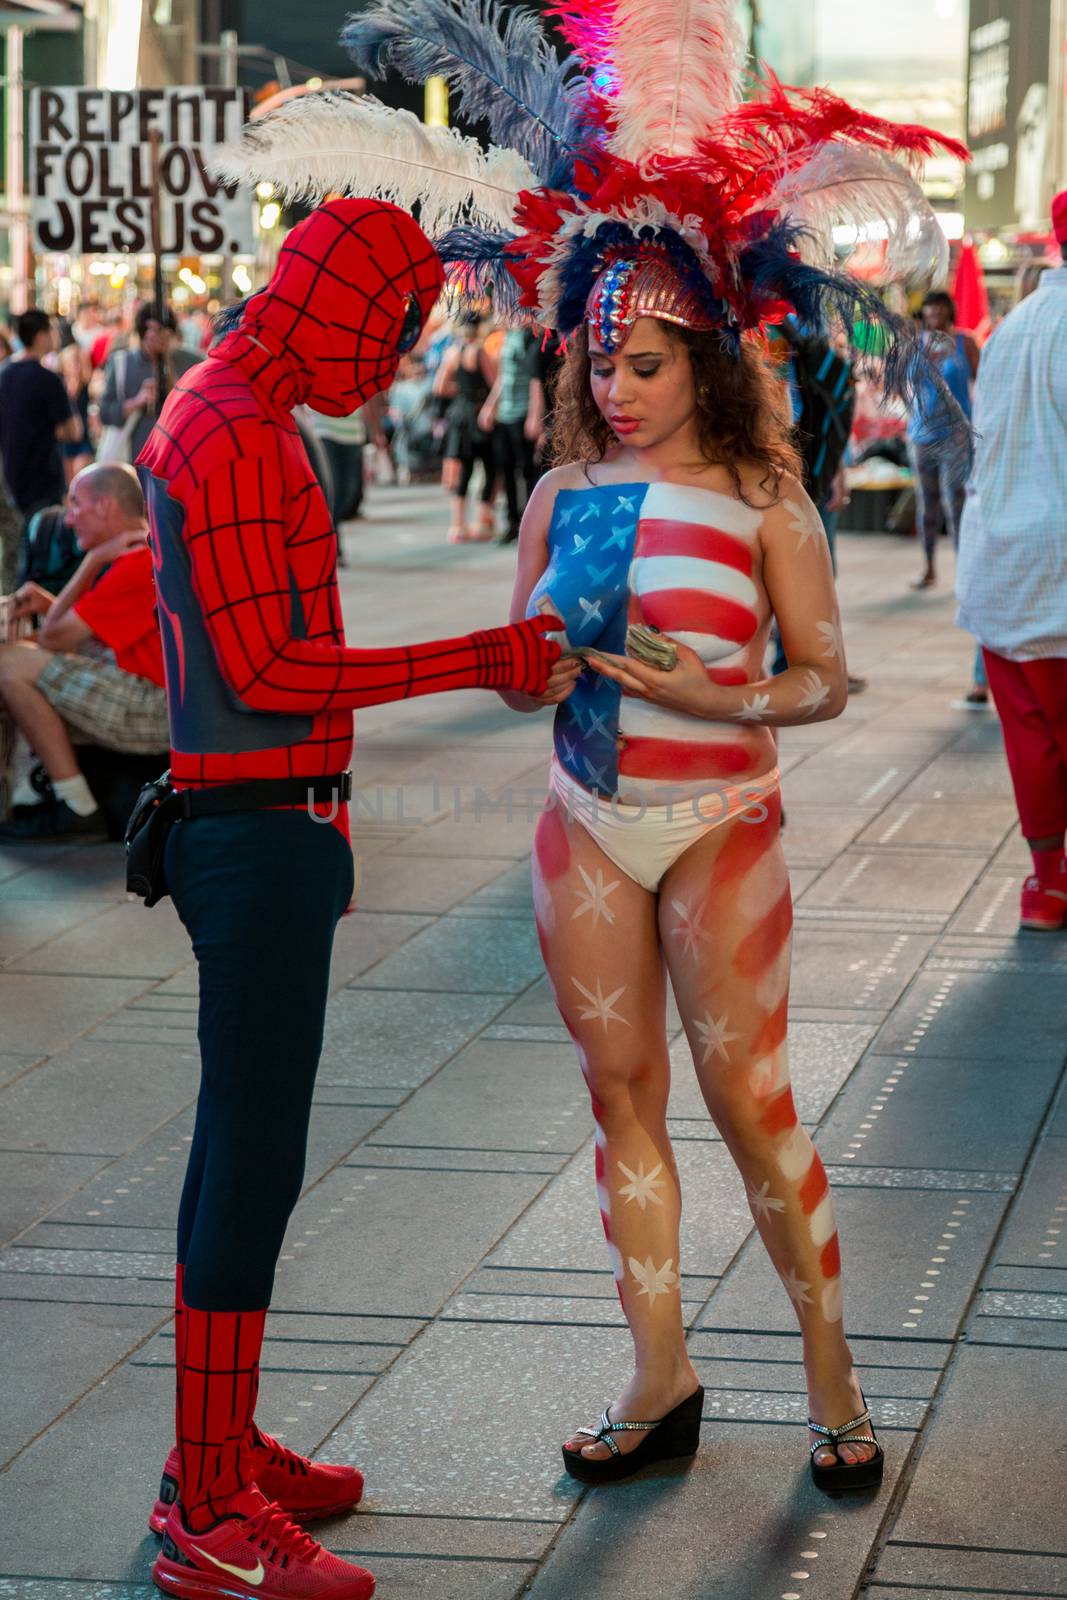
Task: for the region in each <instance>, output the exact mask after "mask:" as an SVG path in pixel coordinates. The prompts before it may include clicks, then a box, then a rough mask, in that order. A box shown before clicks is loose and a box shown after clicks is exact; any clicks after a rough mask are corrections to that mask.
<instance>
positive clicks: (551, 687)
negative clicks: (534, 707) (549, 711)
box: [530, 656, 582, 706]
mask: <svg viewBox="0 0 1067 1600" xmlns="http://www.w3.org/2000/svg"><path fill="white" fill-rule="evenodd" d="M581 672H582V663H581V661H579V660H576V659H575V658H574V657H573V656H561V657H560V659H559V660H558V661H557V662H556V664H555V666H554V667H553V668H552V671H551V672H550V673H549V675H548V683H547V684H546V685H545V692H544V694H540V695H531V696H530V698H531V699H532V700H536V702H537V704H538V705H539V706H558V705H559V704H560V703H561V701H563V700H568V699H569V698H570V696H571V695H572V694H573V693H574V686H575V684H576V683H577V682H578V679H579V678H580V676H581Z"/></svg>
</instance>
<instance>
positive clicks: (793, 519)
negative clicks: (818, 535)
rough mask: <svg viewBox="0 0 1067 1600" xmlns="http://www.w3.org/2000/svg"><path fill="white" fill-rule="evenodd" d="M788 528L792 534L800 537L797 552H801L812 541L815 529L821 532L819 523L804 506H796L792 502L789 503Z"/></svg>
mask: <svg viewBox="0 0 1067 1600" xmlns="http://www.w3.org/2000/svg"><path fill="white" fill-rule="evenodd" d="M789 526H790V527H791V528H792V530H793V532H794V533H799V535H800V543H799V544H798V545H797V549H798V550H803V548H804V546H805V545H806V544H807V542H808V540H809V539H814V537H815V530H816V528H818V529H819V530H820V532H821V530H822V523H821V521H819V520H818V519H817V518H815V517H813V516H812V514H811V512H810V511H809V510H808V508H807V507H806V506H798V505H796V504H795V503H794V502H792V501H790V502H789Z"/></svg>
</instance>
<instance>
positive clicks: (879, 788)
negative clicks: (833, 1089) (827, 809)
mask: <svg viewBox="0 0 1067 1600" xmlns="http://www.w3.org/2000/svg"><path fill="white" fill-rule="evenodd" d="M922 764H923V758H922V757H921V756H915V755H912V756H903V755H897V756H894V757H892V758H891V759H889V760H887V759H886V758H885V757H884V756H880V757H879V758H878V759H877V760H874V759H872V760H866V761H864V760H859V759H857V758H856V757H854V756H848V755H842V754H841V753H840V751H839V749H838V748H835V749H833V750H828V751H824V752H823V753H822V754H819V755H813V756H809V757H808V759H807V761H805V762H804V765H803V766H802V767H798V768H797V769H796V770H795V771H793V772H791V773H790V774H789V781H788V783H785V784H783V786H782V788H783V794H784V797H785V803H786V811H787V812H788V811H789V810H790V808H791V806H793V805H802V806H803V805H815V804H821V803H822V802H823V801H826V802H827V803H828V804H829V805H832V806H857V807H859V806H874V807H877V808H878V809H879V810H880V809H881V808H882V807H883V806H884V805H886V804H888V802H889V801H890V800H892V798H893V796H894V795H895V794H899V792H900V790H901V789H903V788H904V786H905V784H907V783H909V782H910V781H911V779H912V778H913V777H914V775H915V774H916V773H917V772H918V771H919V769H920V768H921V766H922ZM786 831H787V832H788V824H787V830H786Z"/></svg>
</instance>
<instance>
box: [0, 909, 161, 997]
mask: <svg viewBox="0 0 1067 1600" xmlns="http://www.w3.org/2000/svg"><path fill="white" fill-rule="evenodd" d="M58 903H59V902H55V901H52V902H49V901H44V902H42V904H43V905H51V904H58ZM188 960H189V935H188V934H187V933H186V931H185V929H184V928H183V927H182V925H181V923H180V921H179V920H178V913H177V912H176V911H175V909H174V904H173V902H172V901H170V900H165V901H163V902H162V904H160V905H158V906H154V907H153V908H152V914H151V917H150V918H149V917H148V916H147V914H146V912H145V908H144V906H143V905H142V904H141V903H140V901H136V902H132V901H123V903H122V904H121V905H117V906H112V907H110V908H109V909H108V910H107V911H104V912H103V913H102V914H101V915H100V916H95V917H91V918H88V919H85V918H82V919H81V920H79V921H78V923H77V925H76V926H74V927H71V928H69V929H67V930H66V931H65V932H59V933H57V936H56V937H54V938H52V939H51V940H50V941H49V942H48V943H47V944H44V945H41V946H40V947H39V948H37V949H35V950H32V951H30V952H29V953H28V954H25V955H22V956H20V957H19V958H18V960H16V961H12V962H11V964H10V968H9V970H11V971H13V972H49V973H51V972H60V973H72V974H78V975H81V976H85V975H90V976H91V975H94V974H99V975H101V976H104V977H106V976H108V974H110V973H115V972H121V973H122V974H123V975H124V976H126V977H131V978H132V977H145V978H168V977H170V976H171V974H172V973H174V972H175V971H176V970H177V969H178V968H179V967H182V966H184V965H185V964H186V963H187V962H188Z"/></svg>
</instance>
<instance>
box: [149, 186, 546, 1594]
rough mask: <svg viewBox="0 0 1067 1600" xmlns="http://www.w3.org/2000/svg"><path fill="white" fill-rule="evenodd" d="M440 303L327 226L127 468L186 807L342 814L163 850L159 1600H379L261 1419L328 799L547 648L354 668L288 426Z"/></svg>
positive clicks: (398, 238)
mask: <svg viewBox="0 0 1067 1600" xmlns="http://www.w3.org/2000/svg"><path fill="white" fill-rule="evenodd" d="M441 283H442V272H441V268H440V265H439V263H438V261H437V258H436V256H435V254H434V252H433V249H432V247H431V245H430V244H429V241H428V240H427V239H426V237H425V235H424V234H423V233H422V231H421V229H420V228H419V227H418V226H417V224H416V223H415V222H413V220H412V219H411V218H410V217H409V216H408V215H407V214H406V213H405V212H402V211H400V210H398V209H397V208H396V207H395V206H391V205H388V204H384V203H379V202H368V201H360V200H339V201H333V202H330V203H329V204H326V205H323V206H321V207H319V208H318V210H316V211H315V212H314V213H313V214H312V215H311V216H310V217H309V218H308V219H307V220H306V221H304V222H303V223H301V224H300V225H299V226H298V227H296V228H295V229H294V230H293V231H292V233H290V235H289V237H288V239H287V240H286V243H285V245H284V246H283V248H282V251H281V253H280V256H279V261H278V266H277V269H276V271H275V273H274V275H273V277H272V279H271V282H270V284H269V285H268V286H267V288H266V289H265V290H264V291H262V292H261V293H259V294H257V295H256V296H254V297H253V298H252V299H251V300H250V301H249V303H248V305H247V307H246V308H245V312H244V315H243V317H242V320H241V322H240V325H239V326H238V327H237V328H236V329H235V330H234V331H233V332H231V333H230V334H228V335H227V336H226V337H225V338H224V339H223V340H222V341H221V342H220V344H219V345H218V346H217V347H216V348H215V349H214V350H213V351H212V353H211V355H210V356H209V358H208V359H207V360H206V361H205V362H203V363H202V364H201V365H200V366H199V367H197V368H196V369H195V371H193V372H191V373H190V374H189V375H188V377H187V378H186V379H184V380H183V381H181V382H180V383H179V384H178V385H176V386H175V388H174V390H173V391H172V392H171V394H170V395H169V397H168V399H167V402H166V405H165V406H164V408H163V411H162V414H161V416H160V419H159V422H158V424H157V426H156V428H155V430H154V432H153V434H152V436H151V438H150V439H149V441H148V444H147V445H146V447H145V449H144V451H143V452H142V454H141V457H140V459H139V462H138V469H139V473H140V477H141V482H142V485H143V487H144V490H145V495H146V499H147V501H148V505H149V512H150V521H151V547H152V554H153V560H154V564H155V570H156V588H157V594H158V601H159V616H160V627H161V632H162V636H163V647H164V661H165V666H166V674H167V696H168V706H169V712H170V721H171V744H172V752H171V774H172V780H173V782H174V785H175V787H176V788H178V789H195V790H201V791H202V790H215V791H222V790H223V788H224V786H226V785H231V786H234V785H240V786H242V787H244V786H247V785H249V784H252V785H255V784H256V783H257V782H261V781H262V780H276V779H279V778H283V779H298V780H307V783H308V785H310V784H311V783H312V782H316V781H317V783H318V785H319V787H320V788H321V786H322V785H323V782H324V781H325V786H326V788H327V790H328V791H330V792H331V793H332V799H331V800H328V801H327V802H326V803H325V804H323V803H316V804H315V805H314V806H312V804H311V801H310V789H309V790H308V802H307V803H301V802H297V801H295V800H294V801H293V803H292V804H291V805H289V806H286V807H277V806H275V807H272V809H260V808H259V804H261V802H260V803H257V802H255V801H252V802H250V805H251V807H252V808H251V809H242V810H236V811H230V812H226V813H224V814H217V815H203V816H194V817H192V818H189V819H187V820H183V821H180V822H178V823H176V824H175V826H174V828H173V829H172V831H171V834H170V837H169V839H168V842H167V850H166V876H167V883H168V886H169V889H170V892H171V894H172V896H173V898H174V902H175V905H176V907H177V909H178V912H179V915H180V916H181V918H182V921H183V922H184V924H185V926H186V928H187V929H188V930H189V933H190V935H191V938H192V942H193V948H194V952H195V954H196V958H197V964H198V969H199V980H200V1013H199V1039H200V1050H201V1061H202V1077H201V1087H200V1095H199V1099H198V1103H197V1116H196V1127H195V1130H194V1135H193V1143H192V1148H191V1150H190V1155H189V1167H188V1172H187V1174H186V1180H185V1186H184V1189H183V1193H182V1199H181V1206H180V1211H179V1218H178V1262H179V1267H178V1272H177V1279H176V1310H177V1320H176V1339H175V1355H176V1369H177V1452H176V1459H175V1455H174V1453H172V1456H171V1458H170V1459H169V1460H168V1463H167V1469H166V1470H165V1472H164V1479H163V1485H162V1488H161V1496H160V1500H159V1501H157V1504H156V1506H155V1508H154V1510H153V1517H152V1525H153V1526H154V1527H156V1528H157V1529H160V1528H162V1531H164V1545H163V1550H162V1552H161V1554H160V1556H159V1558H158V1560H157V1562H156V1566H155V1568H154V1570H153V1577H154V1579H155V1582H156V1583H157V1584H158V1585H159V1587H160V1588H163V1589H164V1590H165V1591H166V1592H168V1593H170V1594H176V1595H185V1596H205V1595H212V1594H221V1593H226V1594H229V1595H234V1594H238V1595H240V1594H245V1593H247V1594H256V1595H259V1596H262V1597H264V1600H274V1597H278V1600H281V1597H282V1596H284V1597H286V1600H289V1597H296V1596H301V1597H307V1600H312V1597H315V1600H317V1597H320V1596H321V1597H326V1596H329V1597H331V1600H366V1597H367V1596H368V1595H369V1594H370V1593H371V1592H372V1590H373V1586H374V1584H373V1579H372V1578H371V1576H370V1574H368V1573H366V1572H365V1571H364V1570H363V1569H362V1568H359V1567H354V1566H351V1565H350V1564H348V1563H346V1562H342V1561H339V1560H338V1558H336V1557H334V1556H331V1555H328V1554H327V1553H326V1552H325V1551H323V1550H321V1548H320V1547H319V1546H318V1545H316V1544H315V1543H314V1541H312V1540H310V1539H309V1538H308V1537H307V1535H305V1534H303V1533H302V1532H301V1531H300V1530H299V1529H297V1528H295V1527H294V1526H293V1524H292V1523H291V1522H290V1521H288V1520H287V1517H286V1515H285V1513H291V1514H292V1515H294V1516H300V1517H303V1518H309V1517H313V1516H322V1515H328V1514H330V1513H332V1512H334V1511H338V1510H346V1509H349V1508H350V1507H351V1506H352V1505H354V1504H355V1503H356V1502H357V1501H358V1499H359V1497H360V1494H361V1492H362V1485H363V1480H362V1475H361V1474H360V1473H359V1472H358V1471H356V1470H355V1469H354V1468H331V1467H325V1466H322V1465H321V1464H319V1463H311V1462H308V1461H306V1460H305V1459H304V1458H303V1457H300V1456H297V1455H296V1454H295V1453H293V1452H291V1451H288V1450H286V1449H284V1448H283V1447H282V1446H280V1445H279V1444H278V1443H277V1442H276V1441H274V1440H271V1439H270V1438H269V1437H268V1436H266V1435H263V1434H261V1433H260V1432H259V1430H258V1429H257V1428H256V1427H255V1424H254V1422H253V1413H254V1410H255V1403H256V1394H257V1389H258V1374H259V1358H260V1349H261V1345H262V1340H263V1332H264V1323H265V1317H266V1308H267V1306H268V1305H269V1302H270V1298H271V1292H272V1288H273V1280H274V1270H275V1266H276V1264H277V1259H278V1254H279V1251H280V1249H281V1243H282V1238H283V1236H284V1232H285V1227H286V1224H287V1222H288V1218H289V1215H290V1212H291V1211H292V1208H293V1206H294V1204H295V1202H296V1199H297V1196H298V1195H299V1192H300V1188H301V1184H302V1180H303V1169H304V1157H305V1148H306V1142H307V1126H308V1117H309V1112H310V1104H311V1094H312V1088H313V1085H314V1078H315V1072H316V1069H317V1066H318V1058H319V1054H320V1051H321V1046H322V1033H323V1020H324V1014H325V1006H326V999H327V992H328V980H329V965H330V955H331V951H332V946H333V936H334V930H335V927H336V924H337V920H338V918H339V917H340V915H341V914H342V912H343V911H344V909H345V908H346V906H347V905H348V902H349V899H350V897H351V893H352V882H353V870H352V856H351V851H350V849H349V846H348V842H347V810H346V808H345V807H344V806H343V805H342V804H340V800H341V799H342V798H343V786H342V779H343V776H344V772H345V768H346V766H347V763H348V760H349V757H350V754H351V749H352V711H353V708H354V707H356V706H360V705H378V704H383V703H385V702H388V701H393V700H399V699H403V698H407V697H410V696H413V695H423V694H434V693H438V692H441V691H444V690H449V689H457V688H487V689H499V688H506V689H517V690H520V691H525V692H527V693H531V694H540V693H543V691H544V689H545V685H546V683H547V679H548V675H549V671H550V668H551V666H552V664H553V662H554V661H555V659H556V658H557V656H558V648H557V646H555V645H554V644H552V643H550V642H549V641H547V640H546V639H545V637H544V633H545V630H546V628H547V627H550V626H551V623H550V622H546V621H544V620H541V619H539V620H538V621H537V623H535V624H520V625H517V626H511V627H504V628H493V629H488V630H485V631H482V632H478V633H474V634H471V635H468V636H465V637H461V638H453V639H445V640H439V641H436V642H431V643H426V644H418V645H409V646H401V647H397V648H394V649H383V650H355V649H350V648H349V647H347V646H346V645H345V642H344V634H343V629H342V623H341V613H340V602H339V597H338V591H337V581H336V572H335V566H336V551H337V541H336V534H335V531H334V529H333V526H332V523H331V520H330V515H329V512H328V510H327V506H326V502H325V499H324V497H323V495H322V492H321V490H320V489H319V487H318V484H317V481H316V480H315V477H314V475H313V473H312V471H311V468H310V466H309V464H308V461H307V457H306V455H305V452H304V448H303V445H302V444H301V442H300V438H299V435H298V433H297V431H296V428H295V425H294V424H293V421H292V418H291V416H290V410H291V408H292V407H293V406H294V405H297V404H300V403H306V404H308V405H310V406H311V407H312V408H313V409H314V410H317V411H321V412H324V413H326V414H328V415H345V414H347V413H349V412H351V411H353V410H355V409H356V408H357V407H358V406H359V405H361V404H362V403H363V402H364V401H365V400H367V399H369V398H370V397H371V396H372V395H373V394H376V393H378V392H379V391H380V390H382V389H384V388H386V387H387V386H388V384H389V383H390V382H391V380H392V377H393V375H394V373H395V370H396V365H397V360H398V353H399V351H400V350H401V349H402V348H405V347H407V346H409V345H410V344H413V343H414V342H415V340H416V339H417V337H418V333H419V330H420V328H421V326H422V323H423V321H424V319H425V317H426V316H427V314H428V313H429V311H430V309H431V308H432V306H433V304H434V301H435V300H436V298H437V295H438V293H439V291H440V288H441ZM331 822H332V823H333V826H328V825H324V824H328V823H331ZM175 1468H176V1469H177V1470H176V1472H175ZM175 1477H176V1479H177V1484H176V1485H175ZM175 1487H176V1488H177V1493H178V1496H179V1498H178V1499H177V1501H175V1500H174V1490H175ZM274 1496H276V1497H277V1499H278V1501H279V1503H280V1505H281V1507H282V1509H281V1510H279V1508H278V1505H272V1504H271V1497H274ZM171 1502H173V1503H171ZM168 1505H169V1506H170V1509H169V1511H168ZM164 1519H165V1524H164ZM235 1580H236V1581H237V1584H238V1586H237V1587H235V1586H234V1584H235ZM242 1581H243V1583H244V1584H245V1587H244V1588H242V1587H240V1585H241V1583H242Z"/></svg>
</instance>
